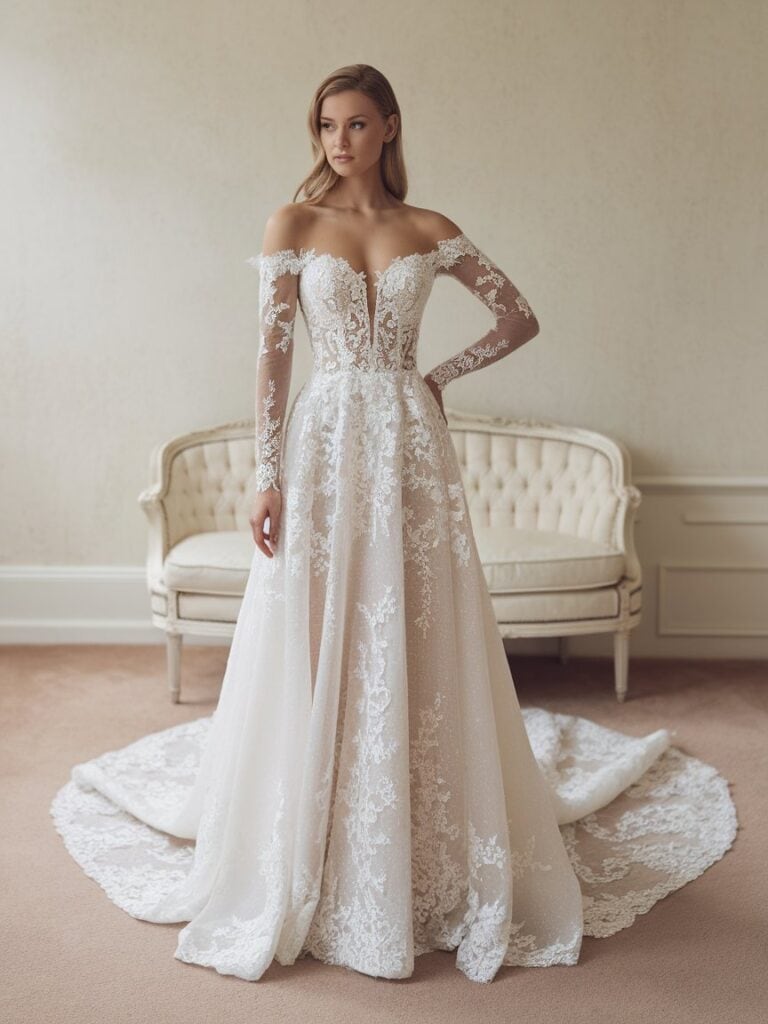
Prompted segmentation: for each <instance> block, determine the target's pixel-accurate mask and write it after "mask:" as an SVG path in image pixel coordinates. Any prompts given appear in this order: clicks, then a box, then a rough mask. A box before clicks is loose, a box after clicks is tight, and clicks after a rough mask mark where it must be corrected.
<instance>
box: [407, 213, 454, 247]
mask: <svg viewBox="0 0 768 1024" xmlns="http://www.w3.org/2000/svg"><path fill="white" fill-rule="evenodd" d="M414 209H415V210H417V212H418V218H419V221H420V224H421V230H422V231H423V232H424V235H425V237H427V238H428V239H429V241H430V242H431V244H432V245H437V243H438V242H439V241H441V240H442V239H444V238H454V237H455V236H456V235H459V234H461V228H460V227H459V225H458V224H456V223H455V221H452V220H451V219H450V217H446V216H445V214H443V213H438V211H437V210H427V209H421V208H417V207H414Z"/></svg>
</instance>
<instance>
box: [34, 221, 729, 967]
mask: <svg viewBox="0 0 768 1024" xmlns="http://www.w3.org/2000/svg"><path fill="white" fill-rule="evenodd" d="M248 262H249V263H251V264H253V265H254V266H256V267H257V268H258V269H259V271H260V347H259V356H258V369H257V429H256V486H257V488H259V489H264V488H266V487H269V486H277V487H279V488H280V489H281V492H282V496H283V508H282V526H281V536H280V538H279V540H278V544H277V549H276V551H275V554H274V557H272V558H268V557H266V556H265V555H264V554H262V553H261V552H260V551H258V550H257V549H254V555H253V561H252V565H251V570H250V574H249V578H248V581H247V586H246V590H245V594H244V597H243V601H242V605H241V610H240V614H239V617H238V620H237V625H236V629H235V633H234V637H233V640H232V645H231V648H230V652H229V656H228V660H227V665H226V671H225V674H224V679H223V682H222V688H221V693H220V698H219V701H218V704H217V706H216V709H215V711H214V713H213V714H212V715H211V716H207V717H205V718H200V719H197V720H195V721H193V722H190V723H184V724H180V725H175V726H171V727H170V728H168V729H165V730H163V731H161V732H159V733H153V734H151V735H148V736H143V737H141V738H139V739H138V740H136V741H135V742H134V743H132V744H130V745H129V746H127V747H125V748H123V749H121V750H116V751H110V752H108V753H106V754H103V755H101V756H100V757H97V758H95V759H93V760H91V761H88V762H85V763H83V764H80V765H76V766H75V767H74V768H73V770H72V777H71V779H70V780H69V781H68V782H67V783H66V784H65V785H64V786H63V787H62V788H61V789H60V790H59V792H58V793H57V794H56V796H55V799H54V801H53V803H52V805H51V814H52V816H53V819H54V823H55V826H56V828H57V829H58V831H59V832H60V834H61V835H62V837H63V839H64V842H65V843H66V846H67V849H68V850H69V851H70V852H71V853H72V855H73V856H74V857H75V859H76V860H77V862H78V863H79V864H80V865H81V866H82V867H83V869H84V870H85V871H86V873H87V874H88V875H89V876H90V877H92V878H94V879H95V880H96V881H97V882H98V883H99V884H100V885H101V886H102V887H103V888H104V890H105V891H106V893H107V894H108V896H109V898H110V899H112V900H113V901H114V902H115V903H116V904H117V905H118V906H119V907H121V908H122V909H123V910H125V911H127V912H128V913H129V914H131V915H133V916H134V917H137V918H140V919H142V920H145V921H154V922H188V923H187V924H186V926H185V927H184V928H183V929H181V930H180V932H179V937H178V946H177V949H176V953H175V956H176V957H177V958H178V959H180V960H182V961H185V962H188V963H193V964H200V965H205V966H209V967H213V968H215V969H216V970H217V971H219V972H220V973H222V974H232V975H236V976H238V977H240V978H245V979H248V980H256V979H258V978H260V977H261V976H262V974H263V973H264V972H265V971H266V970H267V968H268V967H269V965H270V964H271V962H272V961H273V960H274V959H277V961H278V962H279V963H281V964H292V963H294V962H295V960H296V959H297V958H298V957H300V956H307V955H311V956H313V957H315V958H316V959H319V960H322V961H325V962H327V963H330V964H337V965H343V966H345V967H348V968H352V969H354V970H357V971H360V972H363V973H365V974H369V975H373V976H380V977H385V978H404V977H408V976H410V975H411V974H412V972H413V970H414V958H415V957H417V956H419V955H420V954H422V953H425V952H427V951H430V950H450V951H453V950H455V962H456V966H457V967H458V968H460V969H461V970H462V971H463V972H464V973H465V974H466V975H467V977H468V978H470V979H472V980H474V981H478V982H487V981H490V980H491V979H492V978H493V977H494V976H495V975H496V973H497V972H498V970H499V968H501V967H502V966H503V965H521V966H548V965H554V964H569V965H572V964H575V963H576V962H577V961H578V958H579V952H580V948H581V943H582V937H583V935H585V934H587V935H593V936H606V935H609V934H612V933H613V932H615V931H617V930H618V929H619V928H624V927H627V926H628V925H629V924H631V923H632V921H633V920H634V919H635V917H636V915H637V914H642V913H644V912H646V911H647V910H648V909H649V908H650V907H651V906H652V905H653V904H654V903H655V902H656V901H657V900H658V899H661V898H662V896H664V895H666V894H667V893H669V892H671V891H673V890H674V889H676V888H679V887H680V886H681V885H683V884H685V882H687V881H689V880H691V879H692V878H695V877H696V876H697V875H698V874H701V872H702V871H704V870H705V869H706V867H708V866H709V865H710V864H711V863H713V862H714V861H715V860H717V859H718V858H719V857H721V856H722V855H723V853H724V852H725V851H726V850H727V849H728V848H729V846H730V845H731V843H732V841H733V838H734V835H735V829H736V827H737V824H736V818H735V811H734V807H733V804H732V801H731V799H730V796H729V793H728V785H727V782H726V781H725V780H724V779H723V778H722V777H721V776H719V775H718V773H717V772H716V771H715V770H714V769H713V768H711V766H709V765H706V764H704V763H703V762H700V761H697V760H696V759H695V758H692V757H689V756H687V755H685V754H683V753H682V752H680V751H678V750H676V749H675V748H674V747H672V746H671V742H670V741H671V733H670V732H669V731H668V730H666V729H659V730H657V731H656V732H654V733H652V734H650V735H648V736H643V737H633V736H627V735H624V734H622V733H618V732H615V731H613V730H609V729H606V728H604V727H601V726H599V725H597V724H596V723H593V722H589V721H588V720H586V719H582V718H578V717H576V716H568V715H558V714H554V713H551V712H547V711H544V710H543V709H539V708H528V709H525V710H524V711H523V710H522V709H521V708H520V706H519V704H518V700H517V696H516V693H515V688H514V684H513V680H512V677H511V674H510V670H509V665H508V662H507V659H506V654H505V651H504V646H503V641H502V638H501V635H500V633H499V630H498V627H497V624H496V619H495V615H494V612H493V608H492V604H491V599H490V595H489V592H488V588H487V585H486V583H485V579H484V575H483V571H482V567H481V563H480V559H479V556H478V552H477V548H476V546H475V541H474V537H473V533H472V527H471V523H470V519H469V513H468V507H467V503H466V499H465V493H464V489H463V484H462V478H461V473H460V468H459V464H458V460H457V457H456V453H455V450H454V448H453V444H452V441H451V436H450V433H449V430H448V427H447V425H446V424H445V421H444V420H443V417H442V415H441V412H440V409H439V407H438V404H437V402H436V401H435V399H434V397H433V395H432V393H431V392H430V390H429V387H428V386H427V384H426V382H425V379H424V377H422V375H421V374H420V373H419V372H418V370H417V369H416V348H417V341H418V336H419V326H420V321H421V317H422V313H423V310H424V307H425V304H426V302H427V298H428V296H429V294H430V290H431V288H432V285H433V282H434V280H435V278H436V276H437V275H438V274H448V275H450V276H453V277H454V278H456V279H457V280H459V281H460V282H461V283H462V284H463V285H464V286H466V287H467V288H468V289H469V290H470V291H471V292H472V293H473V294H474V295H475V296H477V297H478V298H479V299H480V300H481V301H482V302H483V303H484V304H485V305H486V306H487V308H488V309H489V311H490V312H491V314H492V319H493V325H492V326H491V328H490V329H489V331H488V333H487V334H486V335H485V336H484V337H483V338H481V339H480V341H478V342H477V343H475V344H473V345H471V346H470V347H469V348H467V349H465V350H464V351H462V352H460V353H458V354H457V355H456V356H454V357H453V358H451V359H448V360H446V361H445V362H444V363H441V364H440V365H439V366H437V367H435V369H434V370H433V371H432V373H431V375H430V376H431V377H432V379H433V380H435V381H436V382H437V384H438V386H439V387H440V388H443V387H445V385H446V384H447V383H448V382H449V381H450V380H453V379H455V378H456V377H458V376H461V375H463V374H465V373H468V372H472V371H474V370H477V369H479V368H480V367H484V366H487V365H489V364H490V363H492V362H494V361H495V360H497V359H500V358H502V357H503V356H504V355H505V354H506V353H507V352H509V351H510V350H511V348H512V347H513V345H515V344H518V343H519V342H520V340H521V338H522V337H523V336H525V337H528V336H530V332H531V331H533V332H534V333H535V329H534V328H533V326H532V325H533V324H535V318H534V316H533V313H532V311H531V309H530V306H529V305H528V303H527V302H526V301H525V299H524V298H523V296H522V295H521V294H520V292H519V291H518V290H517V288H516V287H515V286H514V285H513V284H512V282H511V281H510V280H509V278H507V277H506V275H504V274H503V273H502V271H501V270H500V269H499V268H498V267H497V266H496V265H495V264H493V263H492V262H491V261H490V260H489V259H488V258H487V257H485V256H484V255H483V253H481V252H480V250H479V249H478V248H477V247H476V246H475V245H474V244H473V243H472V242H471V241H470V240H469V238H468V237H467V236H466V235H465V234H463V233H460V234H458V235H456V236H454V237H451V238H446V239H444V240H442V241H440V242H438V243H437V244H436V245H435V246H434V247H433V248H432V249H431V250H430V251H428V252H414V253H412V254H409V255H406V256H400V257H396V258H395V259H394V260H393V261H392V262H391V263H390V264H389V265H388V266H387V267H386V268H385V269H384V270H382V271H377V272H376V273H375V277H376V280H375V287H374V289H373V292H372V293H371V294H369V289H368V285H369V283H370V282H369V280H368V277H367V275H366V273H365V272H363V271H358V270H356V269H354V268H353V267H352V266H351V265H350V263H349V262H348V261H347V260H346V259H344V258H342V257H338V256H334V255H332V254H329V253H318V252H316V251H315V250H314V249H308V250H307V249H301V250H299V251H296V250H293V249H285V250H282V251H279V252H275V253H271V254H265V253H260V254H259V255H258V256H256V257H252V258H251V259H250V260H249V261H248ZM299 305H300V307H301V310H302V313H303V316H304V320H305V323H306V325H307V329H308V333H309V338H310V343H311V346H312V352H313V357H314V365H313V369H312V373H311V375H310V377H309V379H308V380H307V381H306V382H305V383H304V385H303V387H302V388H301V390H300V392H299V393H298V395H297V397H296V399H295V401H294V403H293V405H292V408H291V410H290V413H289V415H288V416H287V418H286V406H287V395H288V387H289V382H290V372H291V359H292V352H293V335H294V322H295V317H296V311H297V308H298V306H299Z"/></svg>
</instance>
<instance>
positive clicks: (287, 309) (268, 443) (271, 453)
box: [246, 249, 301, 491]
mask: <svg viewBox="0 0 768 1024" xmlns="http://www.w3.org/2000/svg"><path fill="white" fill-rule="evenodd" d="M246 263H250V264H251V265H252V266H255V267H256V268H257V269H258V271H259V274H260V283H259V351H258V357H257V360H256V404H255V417H256V430H255V454H256V490H257V491H266V490H268V489H269V488H271V487H273V488H275V489H276V490H278V491H279V490H281V461H282V447H283V429H284V426H285V412H286V407H287V405H288V392H289V390H290V385H291V366H292V363H293V332H294V324H295V321H296V309H297V305H298V280H299V278H298V275H299V271H300V269H301V267H300V259H299V256H298V255H297V254H296V252H295V251H294V250H293V249H281V250H280V251H279V252H275V253H270V254H264V253H259V254H258V255H257V256H251V257H250V258H249V259H247V260H246Z"/></svg>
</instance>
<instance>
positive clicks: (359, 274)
mask: <svg viewBox="0 0 768 1024" xmlns="http://www.w3.org/2000/svg"><path fill="white" fill-rule="evenodd" d="M465 237H466V236H465V234H464V232H463V231H460V232H459V233H458V235H451V237H450V238H441V239H439V240H438V241H437V242H436V243H435V245H434V246H433V247H432V248H431V249H429V250H427V252H419V251H418V250H417V251H415V252H409V253H406V254H405V255H403V256H395V257H393V258H392V259H391V260H390V262H389V263H388V264H387V265H386V267H384V268H383V269H381V270H372V271H371V272H370V274H369V272H368V271H367V270H356V269H355V268H354V267H353V266H352V264H351V263H350V262H349V260H348V259H347V257H346V256H336V255H334V253H332V252H317V251H316V249H315V248H314V247H312V248H310V249H305V248H304V247H303V246H302V247H301V248H300V249H299V250H298V251H297V250H296V249H290V248H289V249H280V250H278V251H277V252H274V253H269V254H268V255H267V256H265V255H264V253H263V252H261V253H259V258H260V259H269V258H270V257H272V256H278V255H280V254H281V253H286V252H289V253H293V254H294V255H297V256H298V257H299V259H300V260H301V261H302V269H303V267H304V266H306V265H307V264H309V263H311V262H313V261H314V260H320V259H327V260H331V261H332V262H334V263H340V264H342V266H344V267H345V268H346V270H348V271H349V273H350V274H351V275H352V276H353V277H354V278H356V279H357V283H358V284H362V290H363V293H364V296H365V298H364V302H363V303H362V305H363V306H364V307H365V312H366V316H367V322H368V335H369V338H370V339H371V342H373V341H374V329H375V326H376V322H377V319H378V312H379V290H380V288H381V281H382V278H384V277H385V276H386V275H387V274H388V273H389V272H390V270H392V268H393V267H395V266H399V264H401V263H404V262H405V261H406V260H411V259H415V258H420V259H427V258H428V257H431V256H434V255H436V254H437V253H439V252H440V248H441V246H443V245H447V243H448V242H456V241H458V240H459V239H460V238H465ZM304 261H306V262H304ZM371 275H373V277H374V278H375V281H374V288H373V290H374V296H373V311H371V307H370V306H369V304H368V281H369V279H370V276H371Z"/></svg>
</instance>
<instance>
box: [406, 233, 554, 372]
mask: <svg viewBox="0 0 768 1024" xmlns="http://www.w3.org/2000/svg"><path fill="white" fill-rule="evenodd" d="M440 271H442V272H444V273H447V274H450V275H451V276H452V277H455V278H457V279H458V280H459V281H460V282H461V283H462V284H463V285H464V287H465V288H468V289H469V290H470V291H471V292H472V293H473V294H474V295H476V296H477V297H478V299H480V301H481V302H482V303H484V304H485V305H486V306H487V307H488V309H489V310H490V311H491V313H492V314H493V317H494V320H495V323H494V325H493V327H492V328H491V329H490V330H489V331H488V333H487V334H485V335H484V336H483V337H482V338H480V339H479V341H476V342H475V343H474V344H473V345H470V346H469V347H468V348H465V349H462V351H461V352H458V353H457V354H456V355H455V356H452V357H451V358H450V359H446V360H445V362H442V363H440V364H439V365H437V366H436V367H435V368H434V369H432V370H430V371H429V373H428V374H426V377H430V378H431V379H432V380H433V381H434V382H435V383H436V384H437V386H438V387H439V388H440V390H441V391H442V390H443V388H444V387H445V385H446V384H448V382H449V381H452V380H454V379H455V378H456V377H461V376H463V375H464V374H465V373H471V372H472V371H473V370H479V369H480V368H481V367H483V366H487V365H488V364H489V363H495V362H496V360H498V359H501V358H502V357H503V356H505V355H507V354H508V353H509V352H512V351H513V350H514V349H516V348H519V347H520V346H521V345H523V344H524V343H525V342H526V341H530V339H531V338H532V337H534V335H536V334H538V331H539V324H538V321H537V319H536V317H535V316H534V313H533V310H532V309H531V307H530V306H529V305H528V303H527V302H526V300H525V299H524V298H523V296H522V295H521V294H520V292H519V291H518V289H517V288H516V287H515V285H514V284H513V283H512V282H511V281H510V280H509V278H508V277H507V276H506V274H504V273H503V271H501V270H500V269H499V268H498V267H497V266H496V264H495V263H492V262H491V261H490V260H489V259H488V257H487V256H485V255H484V254H483V253H482V252H480V250H479V249H478V248H477V246H476V245H474V244H473V243H472V242H471V241H470V240H469V239H468V238H467V236H466V235H465V234H463V233H462V234H460V235H457V236H456V237H455V238H447V239H444V240H443V241H442V242H439V243H438V247H437V272H438V273H439V272H440Z"/></svg>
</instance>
